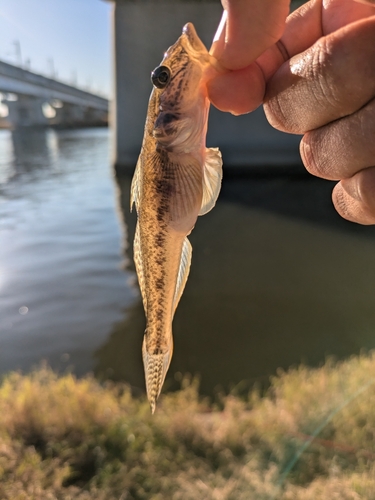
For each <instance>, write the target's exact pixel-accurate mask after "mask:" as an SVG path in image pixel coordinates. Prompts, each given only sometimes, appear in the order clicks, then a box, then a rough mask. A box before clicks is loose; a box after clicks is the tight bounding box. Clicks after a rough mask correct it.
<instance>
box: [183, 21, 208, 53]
mask: <svg viewBox="0 0 375 500" xmlns="http://www.w3.org/2000/svg"><path fill="white" fill-rule="evenodd" d="M184 35H185V37H186V38H187V40H188V41H189V44H190V46H191V48H192V49H193V50H195V51H197V52H202V51H203V52H204V53H206V52H207V48H206V46H205V45H204V43H203V42H202V40H201V39H200V38H199V36H198V34H197V32H196V31H195V28H194V25H193V24H192V23H187V24H185V26H184V27H183V29H182V36H184Z"/></svg>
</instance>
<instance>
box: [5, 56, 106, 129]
mask: <svg viewBox="0 0 375 500" xmlns="http://www.w3.org/2000/svg"><path fill="white" fill-rule="evenodd" d="M0 93H1V94H2V98H1V102H2V104H3V105H6V106H7V107H8V116H6V117H3V118H0V120H1V122H0V125H2V126H10V127H12V128H17V127H29V126H49V125H54V126H61V127H78V126H92V125H105V124H107V123H108V106H109V103H108V100H107V99H105V98H104V97H100V96H98V95H95V94H92V93H90V92H87V91H85V90H81V89H79V88H76V87H73V86H70V85H67V84H65V83H63V82H60V81H57V80H54V79H52V78H48V77H46V76H43V75H39V74H36V73H33V72H31V71H28V70H26V69H23V68H20V67H17V66H13V65H11V64H8V63H6V62H4V61H0Z"/></svg>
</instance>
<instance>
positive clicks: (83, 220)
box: [0, 129, 136, 374]
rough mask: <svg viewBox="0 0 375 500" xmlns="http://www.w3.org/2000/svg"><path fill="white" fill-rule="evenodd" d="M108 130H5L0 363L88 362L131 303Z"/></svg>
mask: <svg viewBox="0 0 375 500" xmlns="http://www.w3.org/2000/svg"><path fill="white" fill-rule="evenodd" d="M108 139H109V137H108V131H107V130H105V129H90V130H79V131H74V130H66V131H53V130H38V131H37V130H35V131H31V130H30V131H29V130H28V131H18V132H14V133H10V132H9V131H2V132H0V163H1V162H2V163H1V165H0V166H1V168H0V171H1V174H2V185H1V187H0V242H1V244H0V286H1V288H0V315H1V318H2V320H1V323H0V371H1V372H6V371H8V370H13V369H18V368H21V369H23V370H29V369H30V368H32V366H34V365H36V364H38V363H39V362H40V360H42V359H46V360H47V361H48V363H49V364H50V365H51V366H52V367H53V368H54V369H65V368H66V367H67V366H69V365H71V366H72V367H73V369H74V371H75V372H76V373H77V374H84V373H87V372H88V371H90V370H91V369H92V353H93V351H94V350H95V349H97V348H98V346H99V345H101V344H102V343H103V342H104V341H105V339H106V338H107V336H108V334H109V332H110V330H111V328H112V325H113V324H114V323H115V322H116V321H119V320H120V319H121V318H122V316H123V314H122V308H123V307H127V306H130V304H132V301H133V300H134V297H135V296H136V292H134V291H133V289H132V288H131V287H130V286H128V284H127V279H128V278H131V276H132V273H130V272H127V271H124V270H121V269H120V267H119V266H120V262H121V259H122V257H121V249H120V239H121V234H120V228H119V226H118V220H117V216H116V211H115V195H114V185H113V179H112V173H111V169H110V166H109V159H108V158H109V140H108Z"/></svg>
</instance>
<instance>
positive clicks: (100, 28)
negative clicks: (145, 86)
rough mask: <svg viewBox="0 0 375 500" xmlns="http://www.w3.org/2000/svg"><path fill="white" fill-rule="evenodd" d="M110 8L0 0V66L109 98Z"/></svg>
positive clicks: (89, 1)
mask: <svg viewBox="0 0 375 500" xmlns="http://www.w3.org/2000/svg"><path fill="white" fill-rule="evenodd" d="M111 8H112V4H111V2H106V1H103V0H0V60H3V61H6V62H9V63H10V64H15V65H19V64H22V65H23V67H27V68H28V64H30V69H31V71H34V72H36V73H41V74H43V75H46V76H52V74H53V72H55V75H56V74H57V79H59V80H62V81H64V82H66V83H70V84H72V83H77V84H78V86H79V87H82V88H86V89H87V90H90V91H91V92H95V93H101V94H104V95H106V96H107V97H110V95H111V33H110V31H111V29H110V28H111V26H110V24H111V23H110V18H111V16H110V13H111ZM19 48H20V50H19ZM20 56H21V57H20ZM28 69H29V68H28Z"/></svg>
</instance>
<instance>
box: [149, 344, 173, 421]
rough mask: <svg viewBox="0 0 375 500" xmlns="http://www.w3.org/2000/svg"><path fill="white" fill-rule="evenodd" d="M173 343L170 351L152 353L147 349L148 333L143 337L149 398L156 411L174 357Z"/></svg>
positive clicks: (152, 407) (153, 409) (152, 408)
mask: <svg viewBox="0 0 375 500" xmlns="http://www.w3.org/2000/svg"><path fill="white" fill-rule="evenodd" d="M172 352H173V343H172V342H171V343H170V346H169V348H168V351H166V352H164V353H160V354H159V353H158V354H152V353H151V352H149V351H148V350H147V342H146V335H145V337H144V339H143V346H142V357H143V366H144V369H145V379H146V390H147V398H148V400H149V402H150V406H151V412H152V413H154V411H155V408H156V400H157V399H158V397H159V394H160V392H161V388H162V387H163V383H164V379H165V376H166V374H167V371H168V368H169V364H170V362H171V359H172Z"/></svg>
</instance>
